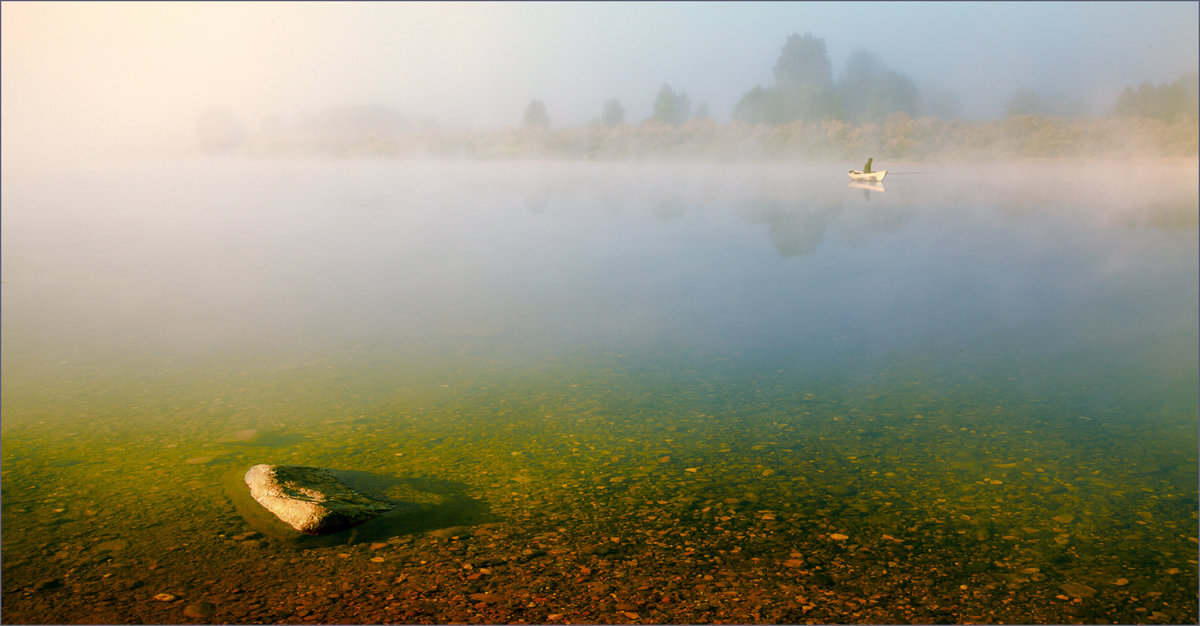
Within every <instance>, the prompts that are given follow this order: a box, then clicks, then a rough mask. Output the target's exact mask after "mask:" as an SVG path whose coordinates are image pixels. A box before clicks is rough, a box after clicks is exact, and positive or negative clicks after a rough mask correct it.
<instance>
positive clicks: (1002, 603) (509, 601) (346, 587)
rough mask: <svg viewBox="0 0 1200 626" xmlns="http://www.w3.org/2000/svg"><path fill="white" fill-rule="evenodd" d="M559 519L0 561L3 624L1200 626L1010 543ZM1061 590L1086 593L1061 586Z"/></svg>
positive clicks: (924, 534)
mask: <svg viewBox="0 0 1200 626" xmlns="http://www.w3.org/2000/svg"><path fill="white" fill-rule="evenodd" d="M553 517H555V518H556V519H542V520H539V519H537V518H532V517H531V518H529V519H525V520H521V521H519V522H513V521H505V522H499V523H487V524H479V525H475V526H470V527H454V528H449V529H439V530H435V531H432V532H426V533H419V534H412V535H407V536H396V537H392V538H390V539H387V540H386V541H377V542H373V543H364V544H359V545H340V546H330V547H320V548H310V549H305V550H296V549H294V548H291V547H289V546H287V545H285V544H284V543H282V542H280V541H277V540H275V539H271V538H268V537H265V536H263V535H261V534H259V533H257V532H255V531H252V530H249V529H245V528H244V522H243V523H242V524H239V522H238V520H237V519H236V518H234V519H228V520H226V522H227V524H226V526H227V528H226V530H225V531H224V532H221V533H218V534H217V535H216V536H215V537H212V538H211V540H209V539H204V538H198V539H197V540H196V541H195V542H192V543H185V544H180V545H170V546H165V547H163V548H162V549H159V550H156V551H153V552H152V553H151V552H147V551H139V550H138V546H136V545H130V544H129V542H128V541H125V540H121V539H117V540H109V541H108V542H106V544H107V545H105V542H102V543H101V544H98V545H90V546H84V545H77V546H72V545H67V546H65V547H60V548H61V549H59V551H58V552H56V553H54V554H52V555H46V556H45V557H43V558H29V557H22V558H19V559H17V560H14V559H9V558H6V559H5V560H4V568H3V616H2V618H3V622H4V623H7V624H18V623H59V624H65V623H93V624H96V623H113V624H118V623H121V624H124V623H135V624H136V623H215V624H228V623H243V624H279V623H302V624H308V623H319V624H345V623H362V624H375V623H380V624H382V623H419V624H434V623H463V624H479V623H488V624H506V623H516V624H525V623H541V624H579V623H591V624H640V623H656V624H660V623H690V624H701V623H713V624H721V623H755V624H758V623H770V624H774V623H788V624H814V623H913V624H930V623H938V624H950V623H1195V620H1196V617H1197V606H1196V598H1195V596H1194V589H1191V590H1190V591H1189V587H1188V585H1186V584H1182V583H1180V582H1174V583H1171V582H1168V581H1162V580H1159V581H1151V582H1146V583H1145V584H1142V583H1141V582H1135V583H1130V582H1128V581H1124V582H1119V583H1116V584H1114V583H1111V582H1110V583H1105V584H1103V585H1101V584H1100V583H1098V582H1096V580H1092V579H1087V578H1086V572H1084V571H1082V570H1081V569H1080V568H1079V567H1078V564H1073V563H1071V562H1069V560H1064V559H1060V563H1059V565H1060V566H1061V570H1059V571H1051V570H1048V569H1046V568H1036V569H1038V570H1039V571H1036V572H1031V571H1030V570H1031V569H1032V568H1028V567H1026V568H1021V567H1020V566H1021V563H1015V562H1008V561H1006V559H1005V557H1004V555H1003V547H1002V546H1001V547H999V548H997V550H998V551H997V552H995V553H993V554H992V557H993V560H992V561H991V562H990V563H986V562H985V563H984V565H983V566H980V565H979V563H980V562H979V561H974V562H973V563H970V564H969V563H966V562H967V560H969V559H966V558H963V555H964V554H968V553H970V552H971V551H974V553H975V554H976V555H978V554H979V550H980V548H979V547H977V546H976V547H970V546H968V545H967V544H969V543H971V542H970V541H968V540H965V539H961V538H958V536H957V535H955V534H954V533H948V534H939V533H936V532H932V531H930V530H929V529H924V530H916V531H913V532H912V533H910V534H909V535H906V536H904V537H892V536H884V537H882V538H877V539H870V540H865V539H860V538H855V537H845V538H843V535H842V533H840V532H836V531H835V530H834V529H832V528H831V527H829V526H826V525H824V524H822V523H821V522H819V521H814V522H796V521H790V522H784V521H782V520H771V519H767V520H763V519H756V520H755V524H753V525H748V526H743V527H741V528H732V527H731V526H732V524H731V523H730V522H731V521H732V520H728V521H722V520H721V519H719V518H715V519H713V520H712V521H711V522H707V523H705V522H703V520H701V523H698V524H693V525H688V526H682V525H679V524H677V523H673V522H675V521H677V518H676V520H671V519H663V520H660V521H662V522H664V523H663V524H661V525H655V524H654V523H653V522H654V521H655V520H653V519H652V518H653V517H654V516H650V517H651V519H649V520H643V521H642V522H641V523H638V524H630V525H628V526H625V527H622V526H621V525H620V524H616V523H614V524H613V525H611V526H609V527H605V528H596V527H592V528H588V527H586V525H588V524H589V522H590V520H586V521H584V520H580V521H582V523H583V524H584V526H581V525H579V524H572V519H571V517H572V516H571V515H569V514H560V515H555V516H553ZM748 517H752V515H751V516H748ZM768 517H769V516H768ZM239 526H241V531H240V532H233V531H234V530H235V529H236V528H238V527H239ZM6 540H7V538H6ZM76 541H79V542H80V543H81V544H82V541H83V540H82V539H77V540H76ZM956 541H963V542H965V543H963V544H961V545H959V544H956V543H955V542H956ZM6 543H7V541H6ZM7 552H9V550H6V553H7ZM1181 575H1182V576H1188V575H1191V574H1181ZM1093 578H1094V577H1093ZM1068 579H1078V580H1086V581H1087V583H1090V584H1091V585H1092V586H1091V587H1089V586H1087V584H1076V585H1075V586H1070V584H1066V585H1065V586H1064V582H1063V581H1064V580H1068ZM1093 592H1094V593H1093ZM161 594H167V595H161Z"/></svg>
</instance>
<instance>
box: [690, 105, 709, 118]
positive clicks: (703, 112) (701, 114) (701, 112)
mask: <svg viewBox="0 0 1200 626" xmlns="http://www.w3.org/2000/svg"><path fill="white" fill-rule="evenodd" d="M711 117H712V115H710V114H709V112H708V103H706V102H701V103H700V106H698V107H696V112H695V113H692V119H694V120H706V119H709V118H711Z"/></svg>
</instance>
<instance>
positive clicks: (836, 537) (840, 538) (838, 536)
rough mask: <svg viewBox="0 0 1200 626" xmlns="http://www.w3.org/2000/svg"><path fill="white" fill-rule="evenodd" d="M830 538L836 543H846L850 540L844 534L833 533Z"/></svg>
mask: <svg viewBox="0 0 1200 626" xmlns="http://www.w3.org/2000/svg"><path fill="white" fill-rule="evenodd" d="M829 538H830V539H833V540H834V541H845V540H847V539H849V538H850V537H849V536H847V535H843V534H842V533H833V534H831V535H829Z"/></svg>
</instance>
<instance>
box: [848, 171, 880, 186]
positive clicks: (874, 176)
mask: <svg viewBox="0 0 1200 626" xmlns="http://www.w3.org/2000/svg"><path fill="white" fill-rule="evenodd" d="M884 176H887V170H883V171H880V172H871V173H870V174H864V173H862V172H860V171H858V170H850V180H856V181H858V182H861V183H881V182H883V177H884Z"/></svg>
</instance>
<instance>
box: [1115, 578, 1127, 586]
mask: <svg viewBox="0 0 1200 626" xmlns="http://www.w3.org/2000/svg"><path fill="white" fill-rule="evenodd" d="M1112 584H1114V585H1116V586H1118V587H1124V586H1125V585H1128V584H1129V579H1128V578H1118V579H1116V580H1114V581H1112Z"/></svg>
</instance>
